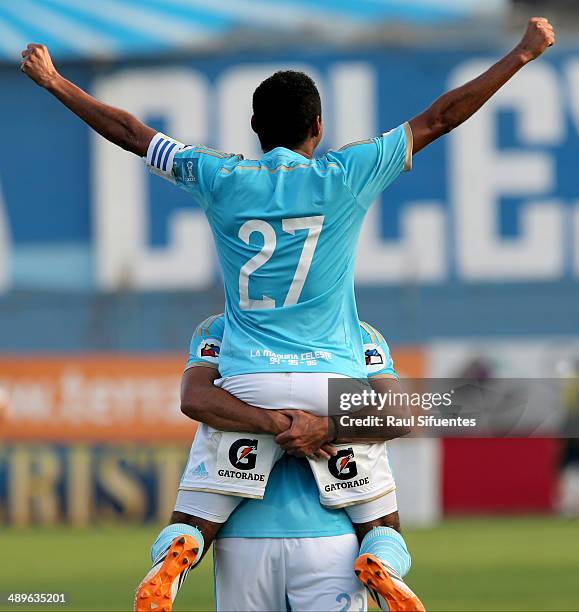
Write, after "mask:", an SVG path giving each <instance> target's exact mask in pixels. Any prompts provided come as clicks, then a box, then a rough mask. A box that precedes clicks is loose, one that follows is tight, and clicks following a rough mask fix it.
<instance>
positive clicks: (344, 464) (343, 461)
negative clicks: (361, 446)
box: [337, 452, 354, 474]
mask: <svg viewBox="0 0 579 612" xmlns="http://www.w3.org/2000/svg"><path fill="white" fill-rule="evenodd" d="M353 458H354V453H353V452H352V453H350V454H348V455H346V456H345V457H342V459H340V461H338V466H337V467H338V474H341V473H342V472H343V471H344V470H345V469H346V467H347V466H348V463H350V459H353Z"/></svg>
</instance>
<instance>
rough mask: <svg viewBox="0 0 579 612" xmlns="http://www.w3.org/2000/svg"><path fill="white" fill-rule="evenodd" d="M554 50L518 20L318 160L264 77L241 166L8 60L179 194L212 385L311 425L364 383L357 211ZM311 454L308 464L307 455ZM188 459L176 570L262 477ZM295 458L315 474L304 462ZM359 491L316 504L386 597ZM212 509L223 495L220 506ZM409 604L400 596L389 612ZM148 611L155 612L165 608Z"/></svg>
mask: <svg viewBox="0 0 579 612" xmlns="http://www.w3.org/2000/svg"><path fill="white" fill-rule="evenodd" d="M554 41H555V36H554V32H553V28H552V26H551V25H550V24H549V22H548V21H547V20H546V19H543V18H534V19H531V20H530V22H529V24H528V27H527V31H526V33H525V35H524V36H523V39H522V40H521V42H520V43H519V44H518V45H517V46H516V47H515V48H514V49H513V50H512V51H511V52H510V53H508V54H507V55H505V56H504V57H503V58H502V59H501V60H499V61H498V62H497V63H496V64H494V65H493V66H492V67H490V68H489V70H487V71H486V72H485V73H484V74H482V75H481V76H479V77H478V78H476V79H474V80H473V81H471V82H469V83H467V84H465V85H463V86H462V87H459V88H457V89H455V90H453V91H450V92H448V93H446V94H444V95H443V96H441V97H440V98H439V99H438V100H436V101H435V102H434V103H433V104H432V105H431V106H430V107H429V108H428V109H427V110H426V111H425V112H423V113H421V114H420V115H418V116H417V117H414V118H413V119H411V120H410V121H409V122H407V123H404V124H403V125H400V126H399V127H398V128H396V129H394V130H392V131H390V132H387V133H385V134H382V135H381V136H379V137H377V138H372V139H369V140H363V141H359V142H356V143H352V144H350V145H347V146H345V147H343V148H342V149H340V150H339V151H331V152H329V153H327V154H326V155H324V156H322V157H319V158H314V151H315V149H316V147H317V146H318V144H319V143H320V141H321V139H322V133H323V124H322V109H321V101H320V96H319V93H318V90H317V88H316V86H315V84H314V83H313V81H312V80H311V79H310V78H309V77H308V76H307V75H305V74H303V73H298V72H293V71H286V72H278V73H276V74H274V75H273V76H271V77H270V78H269V79H267V80H265V81H264V82H263V83H262V84H261V85H260V86H259V87H258V88H257V89H256V91H255V93H254V96H253V111H254V114H253V117H252V120H251V124H252V127H253V129H254V131H255V132H256V133H257V136H258V137H259V140H260V143H261V146H262V149H263V151H264V155H263V157H262V158H261V159H260V160H247V161H246V160H244V159H243V158H242V156H240V155H229V154H226V153H221V152H219V151H215V150H213V149H210V148H207V147H204V146H187V145H185V144H182V143H181V142H179V141H178V140H174V139H172V138H170V137H168V136H165V135H164V134H161V133H157V132H155V130H153V129H151V128H150V127H147V126H146V125H144V124H143V123H141V122H140V121H139V120H138V119H136V118H135V117H133V116H132V115H130V114H129V113H127V112H125V111H122V110H119V109H116V108H113V107H111V106H108V105H106V104H103V103H101V102H99V101H98V100H95V99H94V98H92V97H91V96H90V95H88V94H87V93H85V92H84V91H82V90H81V89H79V88H78V87H76V86H75V85H74V84H72V83H70V82H69V81H67V80H66V79H64V78H63V77H62V76H60V75H59V74H58V72H57V71H56V69H55V68H54V66H53V64H52V61H51V58H50V55H49V53H48V51H47V49H46V47H44V46H42V45H29V46H28V48H27V49H26V50H24V51H23V53H22V55H23V58H24V60H23V63H22V70H23V71H24V72H25V73H26V74H27V75H28V76H29V77H30V78H32V79H33V80H34V81H35V82H36V83H38V84H39V85H41V86H43V87H45V88H46V89H47V90H48V91H49V92H50V93H52V94H53V95H55V96H56V97H57V98H58V99H59V100H60V101H61V102H62V103H63V104H65V105H66V106H67V107H68V108H69V109H70V110H71V111H73V112H74V113H76V114H77V115H78V116H79V117H80V118H81V119H82V120H84V121H85V122H86V123H87V124H88V125H90V126H91V127H92V128H93V129H95V130H96V131H97V132H98V133H99V134H101V135H102V136H103V137H105V138H107V139H108V140H110V141H111V142H113V143H115V144H117V145H119V146H121V147H123V148H124V149H126V150H128V151H130V152H132V153H135V154H137V155H139V156H141V157H144V158H145V159H146V163H147V164H148V165H149V166H150V168H151V169H152V170H153V171H154V172H155V173H157V174H159V175H161V176H163V177H164V178H166V179H168V180H169V181H171V182H172V183H175V184H177V185H179V186H180V187H183V188H184V189H186V190H187V191H188V192H189V193H190V194H191V195H192V196H193V197H194V198H195V199H196V201H197V202H198V203H199V205H200V206H201V208H202V209H203V211H204V212H205V214H206V217H207V220H208V222H209V225H210V226H211V229H212V232H213V234H214V238H215V243H216V247H217V253H218V256H219V260H220V263H221V268H222V271H223V276H224V285H225V299H226V306H225V315H224V325H225V328H224V338H223V344H222V346H221V354H220V373H221V376H222V378H221V379H220V382H219V385H220V386H221V389H222V390H225V391H228V392H229V393H231V394H232V395H234V396H236V397H237V398H238V399H239V400H241V401H244V402H246V403H248V404H253V405H255V406H259V407H262V408H269V409H274V410H275V409H288V408H292V407H294V408H299V409H301V410H305V411H309V412H312V413H314V414H318V415H324V416H325V415H327V412H328V391H327V388H328V380H329V379H331V378H336V377H345V378H365V376H366V374H365V370H364V364H363V361H362V358H361V356H362V339H361V335H360V331H359V326H358V315H357V310H356V303H355V298H354V261H355V252H356V246H357V240H358V235H359V231H360V227H361V225H362V222H363V220H364V216H365V213H366V211H367V210H368V208H369V207H370V205H371V204H372V203H373V202H374V201H375V200H376V198H377V197H378V196H379V195H380V194H381V193H382V192H383V191H384V190H385V189H386V188H387V187H388V185H390V183H392V181H393V180H395V179H396V177H397V176H398V175H399V174H400V173H401V172H402V171H404V170H410V168H411V162H412V154H413V153H418V152H419V151H420V150H422V149H423V148H424V147H426V146H427V145H428V144H430V143H432V142H433V141H434V140H436V139H437V138H439V137H440V136H442V135H443V134H446V133H448V132H450V131H451V130H452V129H454V128H455V127H457V126H458V125H460V124H461V123H462V122H464V121H465V120H466V119H468V118H469V117H470V116H471V115H473V114H474V113H475V112H476V111H477V110H478V109H480V108H481V106H482V105H483V104H484V103H485V102H486V101H487V100H488V99H489V98H490V97H491V96H492V95H493V94H495V93H496V92H497V91H498V90H499V89H500V88H501V87H502V86H503V85H504V84H505V83H507V81H508V80H509V79H510V78H512V77H513V76H514V75H515V74H516V73H517V72H518V71H519V70H520V69H521V68H522V67H523V66H525V64H527V63H528V62H530V61H531V60H534V59H535V58H537V57H538V56H539V55H541V54H542V53H543V52H544V51H545V49H546V48H547V47H548V46H550V45H552V44H553V43H554ZM191 112H194V109H191ZM290 414H291V413H290ZM288 436H290V437H291V428H290V432H289V433H288ZM225 438H226V436H225V435H224V436H223V439H225ZM331 441H332V439H331V437H329V438H328V440H327V442H331ZM370 448H371V447H370V446H368V445H357V446H356V448H355V449H354V452H355V455H356V457H357V459H358V457H360V461H359V462H358V460H357V465H359V466H361V467H362V469H363V471H364V472H365V473H371V472H372V470H378V469H379V465H378V464H373V463H372V462H373V461H374V459H375V458H373V457H372V456H371V455H370V452H369V449H370ZM276 449H277V447H276V444H275V442H274V440H273V438H272V437H271V436H269V437H265V438H264V440H263V442H262V441H261V440H260V442H259V454H258V456H257V459H256V461H261V463H260V468H263V469H262V471H261V473H263V474H264V476H266V475H267V473H268V470H269V469H270V468H271V465H272V462H274V461H275V457H276V453H277V450H276ZM317 451H318V453H324V450H323V448H322V449H317ZM204 452H208V453H209V455H208V456H210V457H211V461H214V462H215V465H216V466H217V473H215V474H210V475H209V476H208V477H207V478H201V481H202V482H200V483H199V485H198V489H199V490H197V491H195V493H196V494H197V496H196V500H195V503H194V504H192V506H191V507H192V508H193V509H194V510H196V512H195V513H194V516H195V517H196V520H195V523H194V524H195V525H196V526H195V527H193V526H191V525H183V534H184V535H182V536H179V537H176V538H175V539H174V540H173V541H172V543H170V545H169V547H168V549H167V550H168V554H169V555H170V556H172V555H173V554H174V553H175V552H178V551H177V550H175V547H179V546H183V545H184V546H187V547H188V549H190V550H193V549H196V553H195V555H194V556H192V555H191V554H190V555H189V556H188V557H187V564H186V565H187V567H189V566H190V565H191V564H195V563H196V562H197V561H198V560H199V559H200V558H201V556H202V554H203V550H204V548H206V547H207V546H208V544H209V542H211V541H212V539H213V538H214V536H215V534H216V533H217V531H218V530H219V528H220V526H221V524H222V523H223V522H224V520H226V519H227V516H228V514H227V512H228V511H229V513H230V512H231V511H232V510H233V508H234V506H235V505H236V504H237V503H238V502H239V497H236V496H240V495H245V496H253V497H260V496H262V495H263V488H264V487H265V481H266V478H265V477H264V479H263V480H261V479H257V480H252V479H249V478H243V479H242V478H240V477H238V476H237V475H236V473H235V471H234V470H229V469H225V467H223V466H224V464H225V462H226V461H228V457H227V456H226V447H225V446H224V445H222V444H219V445H217V447H215V445H213V444H212V441H211V440H209V439H208V440H206V441H205V445H204ZM236 461H239V456H236ZM311 463H312V466H313V468H314V471H315V469H316V467H315V466H316V464H317V463H318V462H316V461H313V460H312V462H311ZM316 477H317V478H318V480H319V478H321V476H319V475H316ZM359 480H360V481H361V483H362V484H360V486H358V487H352V488H346V489H341V488H338V489H337V490H335V491H334V490H331V489H332V487H329V489H330V490H331V491H330V492H329V493H328V496H327V498H326V499H325V500H324V503H328V504H329V505H333V506H335V507H339V506H344V505H347V504H349V505H347V506H346V511H347V512H348V514H349V516H350V518H351V520H352V522H353V523H354V524H355V528H356V532H357V534H358V537H359V538H360V540H361V547H360V553H361V556H360V558H359V560H358V561H359V562H360V563H366V562H367V561H368V559H369V557H367V556H366V555H367V554H372V557H371V563H370V564H367V563H366V565H367V566H372V567H375V568H376V571H375V572H373V573H372V578H370V577H368V576H369V574H368V575H367V574H364V576H367V577H366V578H364V579H365V580H366V584H368V585H369V586H373V587H374V588H375V590H376V591H378V593H379V594H381V595H383V596H384V597H385V598H386V599H387V598H388V596H390V595H391V593H389V592H388V589H389V588H390V585H391V584H392V581H391V580H388V579H385V576H386V577H387V576H390V575H392V574H391V572H390V571H389V568H388V566H387V563H382V560H381V558H380V550H381V546H380V542H381V539H382V538H387V537H388V536H389V533H388V531H387V530H388V528H387V527H386V526H384V525H382V524H381V523H380V519H379V518H377V519H375V520H369V521H364V520H362V521H361V520H360V518H361V513H360V508H361V507H363V508H364V512H363V515H364V516H375V515H374V510H375V511H377V512H379V511H380V503H381V502H380V499H381V497H383V493H384V492H383V491H382V488H381V487H382V484H383V483H381V482H380V481H379V479H378V478H376V479H374V480H373V482H372V483H371V484H367V483H366V484H364V483H365V479H359ZM201 489H202V490H201ZM224 493H226V494H227V495H224ZM325 493H327V491H326V490H325V489H324V491H322V495H325ZM224 499H230V500H234V501H232V502H231V503H230V504H229V509H228V510H224V508H223V505H224V504H223V500H224ZM204 517H205V518H204ZM207 517H213V520H212V519H211V518H207ZM181 541H183V542H184V543H185V544H180V542H181ZM179 558H180V557H179ZM357 565H358V562H357ZM162 567H163V566H162V565H161V566H160V568H161V569H160V571H159V572H158V574H157V576H156V577H155V578H159V581H160V582H161V583H162V584H161V585H160V586H159V589H160V592H161V591H163V589H165V588H166V584H165V583H164V582H163V580H164V576H165V574H164V573H163V571H164V570H163V569H162ZM358 571H360V567H358ZM361 577H362V574H361ZM161 587H163V588H161ZM410 593H411V592H410ZM142 601H143V604H144V607H143V608H142V609H143V610H145V609H147V610H149V609H154V608H153V607H147V606H148V605H149V604H147V603H146V598H143V599H142ZM153 603H154V606H155V607H157V606H158V604H157V603H155V602H153ZM419 605H421V604H420V603H419V601H418V598H416V596H414V595H413V594H410V595H408V597H407V598H406V599H404V598H403V599H402V600H401V602H400V606H399V609H413V610H415V609H417V607H418V606H419ZM139 606H141V603H139ZM140 609H141V608H140ZM163 609H170V602H169V604H168V606H167V607H166V606H165V605H163Z"/></svg>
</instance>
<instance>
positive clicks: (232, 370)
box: [147, 124, 412, 378]
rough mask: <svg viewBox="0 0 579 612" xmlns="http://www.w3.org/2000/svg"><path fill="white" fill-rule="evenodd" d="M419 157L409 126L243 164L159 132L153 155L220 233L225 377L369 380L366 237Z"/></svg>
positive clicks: (156, 166)
mask: <svg viewBox="0 0 579 612" xmlns="http://www.w3.org/2000/svg"><path fill="white" fill-rule="evenodd" d="M411 155H412V133H411V131H410V127H409V125H408V124H404V125H401V126H400V127H398V128H396V129H394V130H392V131H391V132H388V133H387V134H383V135H382V136H380V137H379V138H374V139H371V140H365V141H360V142H356V143H352V144H350V145H347V146H345V147H343V148H342V149H340V150H338V151H331V152H329V153H327V154H326V155H324V156H323V157H320V158H319V159H307V158H306V157H304V156H302V155H300V154H299V153H296V152H294V151H291V150H289V149H286V148H284V147H277V148H275V149H273V150H272V151H269V152H268V153H266V154H265V155H264V156H263V157H262V158H261V160H244V159H243V158H242V157H241V156H240V155H228V154H225V153H221V152H219V151H215V150H213V149H209V148H206V147H201V146H185V145H182V144H181V143H179V142H177V141H174V140H172V139H170V138H168V137H167V136H165V135H163V134H160V133H159V134H157V135H156V136H155V137H154V138H153V140H152V141H151V144H150V146H149V150H148V153H147V163H148V164H149V166H150V167H151V168H152V170H153V171H154V172H156V173H157V174H160V175H162V176H164V177H165V178H167V179H169V180H170V181H172V182H173V183H176V184H177V185H179V186H180V187H182V188H184V189H185V190H187V191H188V192H189V193H190V194H191V195H192V196H193V197H194V198H195V199H196V201H197V202H198V203H199V205H200V206H201V208H202V209H203V210H204V211H205V214H206V215H207V219H208V221H209V225H210V226H211V230H212V231H213V235H214V238H215V243H216V246H217V253H218V256H219V260H220V263H221V268H222V270H223V276H224V283H225V302H226V304H225V315H224V316H225V319H224V321H225V331H224V337H223V343H222V347H221V362H220V371H221V374H222V376H224V377H227V376H234V375H239V374H249V373H256V372H328V373H336V374H342V375H346V376H352V377H357V378H363V377H365V376H366V370H365V368H364V360H363V357H362V356H363V351H362V342H361V337H360V334H359V332H358V314H357V310H356V300H355V296H354V268H355V254H356V247H357V242H358V236H359V232H360V227H361V225H362V221H363V220H364V216H365V214H366V211H367V210H368V208H369V207H370V205H371V204H372V202H374V201H375V199H376V198H377V197H378V195H380V193H382V192H383V191H384V190H385V189H386V188H387V187H388V185H390V183H391V182H392V181H393V180H394V179H395V178H396V177H397V176H398V175H399V174H400V173H401V172H402V171H403V170H409V169H410V167H411ZM192 265H194V262H192Z"/></svg>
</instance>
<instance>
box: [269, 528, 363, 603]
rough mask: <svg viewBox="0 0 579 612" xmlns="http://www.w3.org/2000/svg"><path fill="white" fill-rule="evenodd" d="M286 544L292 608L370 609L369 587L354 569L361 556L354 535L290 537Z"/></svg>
mask: <svg viewBox="0 0 579 612" xmlns="http://www.w3.org/2000/svg"><path fill="white" fill-rule="evenodd" d="M283 546H284V551H283V552H284V559H285V566H286V582H287V598H288V608H289V609H290V610H295V611H299V612H306V611H312V612H314V611H316V612H317V611H318V610H328V611H330V610H336V611H337V610H344V611H345V610H352V611H353V610H356V611H358V610H360V611H362V610H367V607H368V598H367V596H366V590H365V588H364V587H363V586H362V585H361V584H360V582H359V581H358V580H357V579H356V576H355V574H354V572H353V571H352V565H353V563H354V561H355V559H356V556H357V555H358V540H357V539H356V536H355V535H354V534H346V535H340V536H329V537H325V538H289V539H284V540H283ZM262 609H263V608H262Z"/></svg>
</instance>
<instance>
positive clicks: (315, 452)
mask: <svg viewBox="0 0 579 612" xmlns="http://www.w3.org/2000/svg"><path fill="white" fill-rule="evenodd" d="M278 412H280V413H282V414H284V415H285V416H287V417H289V418H290V419H291V426H290V427H289V429H287V430H286V431H284V432H282V433H280V434H278V435H277V436H276V437H275V441H276V442H277V443H278V444H279V445H280V446H281V448H282V449H283V450H284V451H285V452H286V453H288V455H295V456H296V457H310V458H312V457H318V458H322V459H330V457H333V456H334V455H335V454H336V449H335V448H334V446H332V445H331V444H329V441H330V439H331V437H330V423H329V419H328V418H327V417H319V416H316V415H314V414H310V413H309V412H304V411H303V410H279V411H278Z"/></svg>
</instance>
